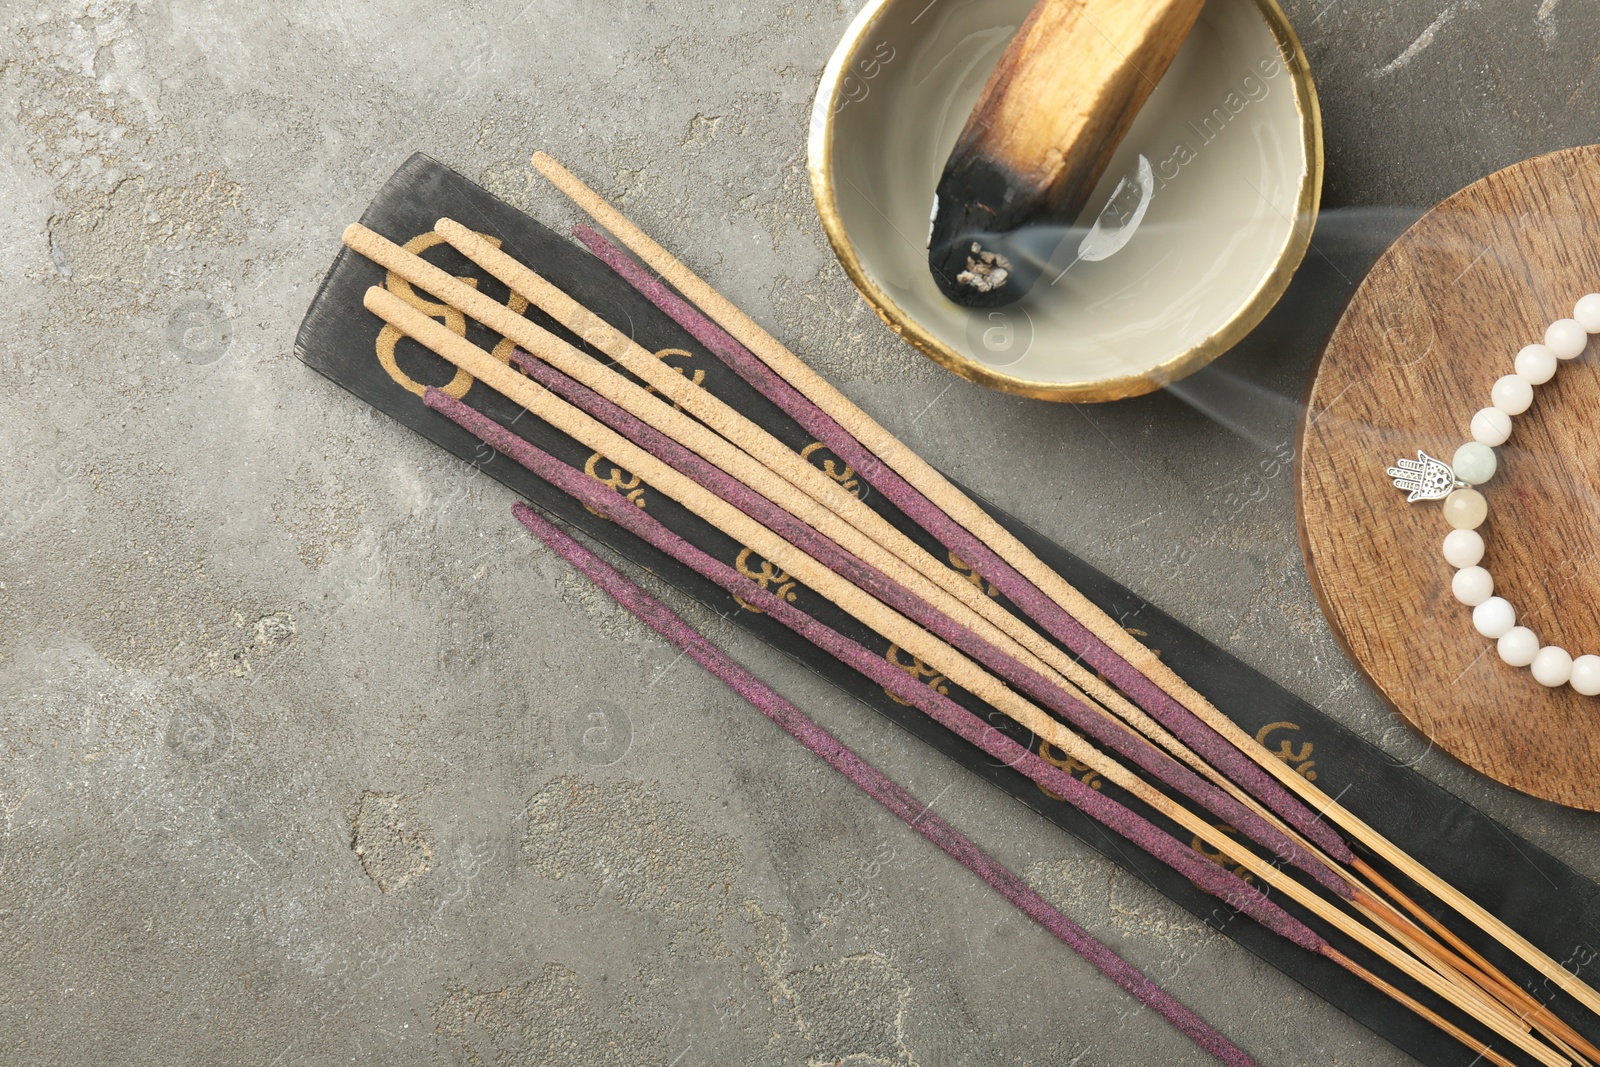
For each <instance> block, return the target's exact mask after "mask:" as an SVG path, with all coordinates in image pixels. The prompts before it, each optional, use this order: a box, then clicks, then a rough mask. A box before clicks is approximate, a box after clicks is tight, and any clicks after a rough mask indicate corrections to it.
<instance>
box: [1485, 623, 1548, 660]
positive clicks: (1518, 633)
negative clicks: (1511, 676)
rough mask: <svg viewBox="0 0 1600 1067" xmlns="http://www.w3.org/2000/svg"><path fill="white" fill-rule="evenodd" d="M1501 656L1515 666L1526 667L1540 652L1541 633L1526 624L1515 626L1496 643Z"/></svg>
mask: <svg viewBox="0 0 1600 1067" xmlns="http://www.w3.org/2000/svg"><path fill="white" fill-rule="evenodd" d="M1495 648H1496V650H1497V651H1498V652H1499V653H1500V658H1501V659H1503V660H1505V661H1506V662H1507V663H1509V664H1511V666H1513V667H1526V666H1527V665H1528V664H1530V663H1532V662H1533V657H1535V656H1537V655H1538V654H1539V635H1538V634H1536V633H1534V632H1533V631H1532V630H1530V629H1528V628H1527V627H1526V626H1513V627H1512V628H1511V629H1509V630H1507V631H1506V632H1505V634H1504V635H1503V636H1501V638H1500V641H1499V643H1497V644H1496V645H1495Z"/></svg>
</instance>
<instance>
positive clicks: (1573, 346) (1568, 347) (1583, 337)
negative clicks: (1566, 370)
mask: <svg viewBox="0 0 1600 1067" xmlns="http://www.w3.org/2000/svg"><path fill="white" fill-rule="evenodd" d="M1544 343H1545V344H1546V345H1548V346H1549V347H1550V351H1552V352H1554V353H1555V354H1556V355H1558V356H1560V357H1561V358H1562V359H1572V358H1573V357H1575V356H1578V355H1581V354H1582V352H1583V350H1584V349H1585V348H1588V347H1589V331H1588V330H1585V329H1584V328H1583V324H1582V323H1581V322H1579V321H1578V320H1577V319H1557V320H1556V321H1554V322H1552V323H1551V324H1550V328H1549V329H1548V330H1546V331H1545V332H1544Z"/></svg>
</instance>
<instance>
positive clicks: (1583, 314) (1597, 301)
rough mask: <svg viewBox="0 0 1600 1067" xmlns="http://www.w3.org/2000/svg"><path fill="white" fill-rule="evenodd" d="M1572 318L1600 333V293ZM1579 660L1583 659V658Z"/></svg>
mask: <svg viewBox="0 0 1600 1067" xmlns="http://www.w3.org/2000/svg"><path fill="white" fill-rule="evenodd" d="M1572 317H1573V318H1575V319H1577V320H1578V322H1579V323H1580V324H1582V326H1583V328H1584V329H1585V330H1588V331H1589V332H1590V333H1600V293H1590V294H1589V295H1588V296H1586V297H1584V298H1583V299H1582V300H1580V301H1578V306H1577V307H1575V308H1573V309H1572ZM1578 658H1579V660H1580V661H1581V660H1582V659H1583V657H1582V656H1580V657H1578ZM1573 688H1574V689H1576V688H1577V687H1576V686H1574V687H1573Z"/></svg>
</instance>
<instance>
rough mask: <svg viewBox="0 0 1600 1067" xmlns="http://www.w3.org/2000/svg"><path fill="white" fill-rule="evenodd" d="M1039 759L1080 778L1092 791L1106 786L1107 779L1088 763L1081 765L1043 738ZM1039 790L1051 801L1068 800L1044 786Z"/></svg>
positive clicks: (1040, 742) (1040, 743)
mask: <svg viewBox="0 0 1600 1067" xmlns="http://www.w3.org/2000/svg"><path fill="white" fill-rule="evenodd" d="M1039 757H1040V758H1041V759H1043V760H1044V761H1045V762H1046V763H1053V764H1055V765H1056V766H1057V767H1060V768H1061V769H1062V770H1064V771H1066V772H1067V773H1068V774H1070V775H1072V777H1074V778H1078V780H1079V781H1081V782H1082V783H1083V784H1084V785H1086V786H1088V787H1089V788H1090V789H1099V788H1100V787H1101V786H1102V785H1104V784H1105V779H1103V778H1101V777H1100V773H1099V772H1098V771H1096V770H1095V769H1094V768H1093V767H1090V766H1089V765H1088V764H1087V763H1079V762H1078V761H1077V760H1075V759H1073V758H1072V757H1071V756H1069V755H1067V754H1066V753H1065V752H1062V751H1061V750H1060V749H1058V748H1056V747H1055V746H1054V745H1052V744H1051V743H1050V742H1048V741H1046V740H1044V739H1042V738H1041V739H1040V741H1039ZM1080 775H1081V776H1082V777H1081V778H1080V777H1079V776H1080ZM1039 789H1040V790H1041V791H1042V792H1043V793H1044V795H1045V796H1047V797H1049V798H1050V799H1051V800H1064V799H1066V798H1065V797H1063V796H1061V795H1060V794H1059V793H1052V792H1051V791H1050V790H1048V789H1045V787H1044V786H1042V785H1041V786H1040V787H1039Z"/></svg>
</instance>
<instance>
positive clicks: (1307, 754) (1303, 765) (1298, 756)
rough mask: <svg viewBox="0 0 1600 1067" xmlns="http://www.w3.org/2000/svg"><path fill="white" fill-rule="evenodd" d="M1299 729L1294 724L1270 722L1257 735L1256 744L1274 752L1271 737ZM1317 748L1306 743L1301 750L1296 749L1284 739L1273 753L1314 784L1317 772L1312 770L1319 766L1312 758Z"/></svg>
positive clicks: (1292, 743) (1290, 742) (1308, 742)
mask: <svg viewBox="0 0 1600 1067" xmlns="http://www.w3.org/2000/svg"><path fill="white" fill-rule="evenodd" d="M1299 729H1300V727H1298V726H1296V725H1295V724H1294V723H1292V722H1269V723H1267V725H1265V726H1263V727H1262V728H1261V732H1260V733H1258V734H1256V743H1257V744H1258V745H1260V746H1261V747H1263V748H1265V749H1267V751H1269V752H1272V748H1271V746H1270V745H1268V743H1267V738H1268V737H1271V736H1272V735H1273V734H1274V733H1276V732H1277V731H1279V730H1299ZM1315 748H1316V746H1315V745H1313V744H1312V743H1311V742H1310V741H1307V742H1305V743H1304V744H1302V745H1301V746H1300V747H1299V748H1295V747H1294V742H1293V741H1290V740H1289V739H1288V738H1283V739H1281V740H1280V741H1279V742H1278V749H1277V751H1276V752H1272V754H1273V755H1274V756H1277V757H1278V758H1279V759H1281V760H1283V762H1285V763H1287V764H1288V765H1289V766H1291V767H1293V768H1294V769H1295V770H1296V771H1299V772H1300V774H1301V775H1303V776H1304V777H1305V780H1306V781H1308V782H1314V781H1316V780H1317V772H1316V771H1314V770H1312V769H1311V768H1313V767H1315V766H1316V765H1317V761H1316V760H1314V759H1312V758H1311V753H1312V751H1313V750H1314V749H1315Z"/></svg>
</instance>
